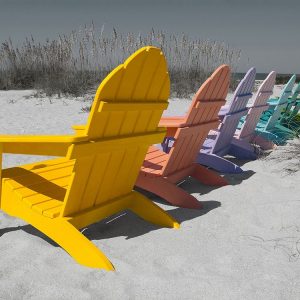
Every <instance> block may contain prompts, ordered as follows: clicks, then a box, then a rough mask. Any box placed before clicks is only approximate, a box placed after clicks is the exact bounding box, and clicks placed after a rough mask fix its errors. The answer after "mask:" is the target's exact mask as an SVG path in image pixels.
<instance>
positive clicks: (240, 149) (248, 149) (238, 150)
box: [228, 138, 257, 160]
mask: <svg viewBox="0 0 300 300" xmlns="http://www.w3.org/2000/svg"><path fill="white" fill-rule="evenodd" d="M228 154H230V155H232V156H234V157H236V158H238V159H250V160H253V159H256V158H257V154H256V153H255V148H254V147H253V146H252V145H251V144H250V143H249V142H247V141H245V140H241V139H236V138H233V140H232V142H231V144H230V149H229V151H228Z"/></svg>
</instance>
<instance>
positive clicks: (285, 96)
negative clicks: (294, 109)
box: [265, 74, 296, 130]
mask: <svg viewBox="0 0 300 300" xmlns="http://www.w3.org/2000/svg"><path fill="white" fill-rule="evenodd" d="M295 80H296V75H295V74H294V75H293V76H292V77H291V78H290V80H289V81H288V82H287V84H286V85H285V87H284V88H283V90H282V92H281V94H280V97H279V100H278V103H277V105H276V107H275V108H274V112H273V114H272V115H271V117H270V118H269V120H268V122H267V124H266V127H265V130H270V129H272V128H274V127H275V125H276V123H277V122H278V121H279V119H280V118H281V113H282V111H283V109H284V107H285V105H287V103H288V101H289V97H290V96H291V95H292V92H293V87H294V84H295Z"/></svg>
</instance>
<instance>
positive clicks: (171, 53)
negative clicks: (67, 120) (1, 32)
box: [0, 24, 240, 97]
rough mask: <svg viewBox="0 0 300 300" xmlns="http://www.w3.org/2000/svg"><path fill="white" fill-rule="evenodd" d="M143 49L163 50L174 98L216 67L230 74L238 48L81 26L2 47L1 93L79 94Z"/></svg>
mask: <svg viewBox="0 0 300 300" xmlns="http://www.w3.org/2000/svg"><path fill="white" fill-rule="evenodd" d="M145 45H154V46H158V47H159V48H161V49H162V51H163V52H164V54H165V55H166V58H167V61H168V68H169V72H170V77H171V83H172V85H171V92H172V94H173V95H174V96H178V97H181V96H186V95H188V94H190V93H194V92H195V91H196V90H197V89H198V87H199V85H200V84H201V83H202V82H203V81H204V80H205V79H206V78H207V77H208V76H209V75H210V74H211V72H212V71H213V70H214V69H215V68H216V67H217V66H219V65H220V64H223V63H226V64H229V65H230V66H231V68H232V69H233V70H235V69H236V67H237V64H238V61H239V59H240V50H236V49H231V48H230V47H229V46H228V45H226V44H225V43H221V42H216V41H209V40H200V39H194V38H191V37H189V36H188V35H187V34H184V33H182V34H180V35H176V34H168V33H166V32H163V31H155V30H153V29H152V30H151V31H150V32H149V33H147V34H137V35H136V34H134V33H127V34H122V33H119V32H117V30H116V29H113V31H112V32H111V33H110V34H106V33H105V32H104V30H103V27H102V29H101V30H96V29H95V27H94V25H93V24H92V25H91V26H85V27H83V28H82V29H79V30H77V31H73V32H72V33H71V34H68V35H60V36H58V38H57V39H54V40H46V42H44V43H41V42H38V41H36V40H35V39H34V38H33V37H31V38H27V39H26V40H25V41H24V42H23V43H22V44H20V45H18V46H16V45H14V44H13V43H12V41H11V40H8V41H4V42H3V43H2V45H1V48H0V89H16V88H20V89H23V88H37V89H41V90H43V91H44V92H45V93H46V94H48V95H51V94H61V93H66V94H72V95H75V96H77V95H82V94H85V93H87V92H88V91H89V90H90V89H93V88H95V86H96V85H98V84H99V82H100V81H101V80H102V79H103V78H104V77H105V76H106V75H107V73H108V72H110V71H111V70H112V69H113V68H114V67H116V66H117V65H118V64H120V63H121V62H122V61H123V60H124V59H126V58H127V57H128V56H129V55H130V54H132V53H133V52H134V51H135V50H137V49H139V48H140V47H142V46H145Z"/></svg>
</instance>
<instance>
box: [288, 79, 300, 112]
mask: <svg viewBox="0 0 300 300" xmlns="http://www.w3.org/2000/svg"><path fill="white" fill-rule="evenodd" d="M299 93H300V82H299V83H298V84H297V85H296V88H295V90H294V91H293V94H292V97H291V99H290V101H289V103H288V105H287V107H286V110H285V115H286V116H287V117H289V113H290V112H291V109H292V107H293V106H296V104H297V98H298V95H299ZM294 109H295V111H294V110H293V111H292V112H291V115H290V117H292V116H293V115H296V114H297V113H298V111H297V112H296V110H297V107H295V108H294ZM295 113H296V114H295Z"/></svg>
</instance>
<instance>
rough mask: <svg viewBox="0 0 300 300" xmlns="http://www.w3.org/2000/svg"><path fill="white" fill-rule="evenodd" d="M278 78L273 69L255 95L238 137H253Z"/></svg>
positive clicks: (248, 139)
mask: <svg viewBox="0 0 300 300" xmlns="http://www.w3.org/2000/svg"><path fill="white" fill-rule="evenodd" d="M275 80H276V72H274V71H271V72H270V73H269V75H268V76H267V77H266V79H265V80H264V81H263V82H262V84H261V85H260V87H259V88H258V91H257V93H256V95H255V98H254V101H253V103H252V105H251V106H250V108H249V110H248V114H247V116H246V118H245V122H244V123H243V125H242V127H241V129H240V131H239V134H238V138H240V139H244V140H247V141H250V140H251V139H252V137H253V134H254V131H255V127H256V125H257V123H258V122H259V119H260V117H261V114H262V113H263V112H264V111H265V110H267V109H268V107H269V105H268V103H267V101H268V99H269V97H270V96H271V95H272V94H273V88H274V85H275Z"/></svg>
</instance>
